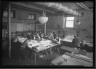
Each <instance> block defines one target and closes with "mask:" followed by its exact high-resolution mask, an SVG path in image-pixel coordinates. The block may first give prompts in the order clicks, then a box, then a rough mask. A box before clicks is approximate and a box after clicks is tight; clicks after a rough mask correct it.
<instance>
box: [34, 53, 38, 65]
mask: <svg viewBox="0 0 96 69" xmlns="http://www.w3.org/2000/svg"><path fill="white" fill-rule="evenodd" d="M34 57H35V65H36V60H37V58H36V57H37V54H35V56H34Z"/></svg>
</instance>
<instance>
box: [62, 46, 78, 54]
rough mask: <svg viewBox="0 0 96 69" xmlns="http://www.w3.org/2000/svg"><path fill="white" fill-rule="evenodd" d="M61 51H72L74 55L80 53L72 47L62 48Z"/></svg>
mask: <svg viewBox="0 0 96 69" xmlns="http://www.w3.org/2000/svg"><path fill="white" fill-rule="evenodd" d="M61 49H63V50H67V51H70V52H72V53H78V52H79V50H78V49H77V48H71V47H66V46H62V47H61Z"/></svg>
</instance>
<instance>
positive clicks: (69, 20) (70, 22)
mask: <svg viewBox="0 0 96 69" xmlns="http://www.w3.org/2000/svg"><path fill="white" fill-rule="evenodd" d="M66 27H68V28H73V27H74V17H66Z"/></svg>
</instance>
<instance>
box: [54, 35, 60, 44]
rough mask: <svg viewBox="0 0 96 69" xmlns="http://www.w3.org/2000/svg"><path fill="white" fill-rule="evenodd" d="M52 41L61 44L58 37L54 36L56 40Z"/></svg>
mask: <svg viewBox="0 0 96 69" xmlns="http://www.w3.org/2000/svg"><path fill="white" fill-rule="evenodd" d="M54 41H56V42H57V43H59V44H60V43H61V39H60V38H59V37H58V36H56V38H55V39H54Z"/></svg>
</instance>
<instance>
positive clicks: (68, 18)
mask: <svg viewBox="0 0 96 69" xmlns="http://www.w3.org/2000/svg"><path fill="white" fill-rule="evenodd" d="M66 20H74V17H67V18H66Z"/></svg>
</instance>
